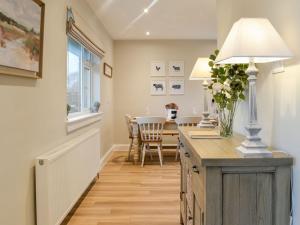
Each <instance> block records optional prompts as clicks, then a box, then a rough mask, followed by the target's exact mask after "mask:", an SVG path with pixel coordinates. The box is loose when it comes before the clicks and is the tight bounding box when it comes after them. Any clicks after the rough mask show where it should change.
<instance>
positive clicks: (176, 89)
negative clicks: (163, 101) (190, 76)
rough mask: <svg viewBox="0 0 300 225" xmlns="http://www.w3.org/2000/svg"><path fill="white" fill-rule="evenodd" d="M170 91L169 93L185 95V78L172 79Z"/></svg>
mask: <svg viewBox="0 0 300 225" xmlns="http://www.w3.org/2000/svg"><path fill="white" fill-rule="evenodd" d="M168 93H169V95H184V79H183V78H182V79H170V80H169V86H168Z"/></svg>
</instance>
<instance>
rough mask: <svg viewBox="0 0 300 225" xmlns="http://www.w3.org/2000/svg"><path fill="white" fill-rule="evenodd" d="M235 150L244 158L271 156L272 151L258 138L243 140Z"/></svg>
mask: <svg viewBox="0 0 300 225" xmlns="http://www.w3.org/2000/svg"><path fill="white" fill-rule="evenodd" d="M236 150H237V151H238V153H239V154H240V155H241V156H242V157H244V158H271V157H273V155H272V152H271V151H269V150H268V148H267V146H266V145H265V144H263V143H262V142H261V141H260V140H256V141H249V140H245V141H244V142H243V143H242V144H241V146H239V147H237V148H236Z"/></svg>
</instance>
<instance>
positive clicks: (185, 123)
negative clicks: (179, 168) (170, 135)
mask: <svg viewBox="0 0 300 225" xmlns="http://www.w3.org/2000/svg"><path fill="white" fill-rule="evenodd" d="M200 121H201V116H186V117H181V118H177V119H175V122H176V124H177V126H178V127H195V126H197V124H198V123H199V122H200ZM179 151H180V140H179V137H178V143H177V148H176V156H175V160H176V161H177V159H178V154H179Z"/></svg>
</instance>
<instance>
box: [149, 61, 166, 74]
mask: <svg viewBox="0 0 300 225" xmlns="http://www.w3.org/2000/svg"><path fill="white" fill-rule="evenodd" d="M150 75H151V77H162V76H166V64H165V62H164V61H158V60H156V61H151V63H150Z"/></svg>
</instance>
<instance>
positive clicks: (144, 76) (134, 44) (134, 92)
mask: <svg viewBox="0 0 300 225" xmlns="http://www.w3.org/2000/svg"><path fill="white" fill-rule="evenodd" d="M216 46H217V44H216V41H209V40H208V41H193V40H188V41H184V40H182V41H181V40H180V41H169V40H164V41H147V40H146V41H116V42H115V51H114V56H115V70H114V96H115V101H114V102H115V106H114V108H115V115H114V118H115V131H116V132H115V138H114V142H115V143H116V144H126V143H128V132H127V128H126V124H125V120H124V115H125V114H127V113H129V114H131V115H133V116H140V115H145V114H146V113H147V112H148V113H149V114H150V115H156V116H160V115H163V116H165V108H164V106H165V104H167V103H170V102H175V103H177V104H178V106H179V110H180V112H179V116H184V115H186V116H188V115H193V113H194V112H196V114H198V115H199V114H201V113H202V96H203V95H202V90H203V89H202V86H201V82H200V81H189V79H188V78H189V75H190V73H191V71H192V68H193V66H194V63H195V62H196V60H197V58H198V57H207V56H209V54H210V53H211V52H212V51H214V49H215V48H216ZM152 60H162V61H165V62H166V64H167V63H168V61H169V60H183V61H185V77H184V78H185V94H184V95H182V96H169V95H167V96H151V95H150V79H151V77H150V62H151V61H152ZM193 109H194V110H193Z"/></svg>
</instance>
